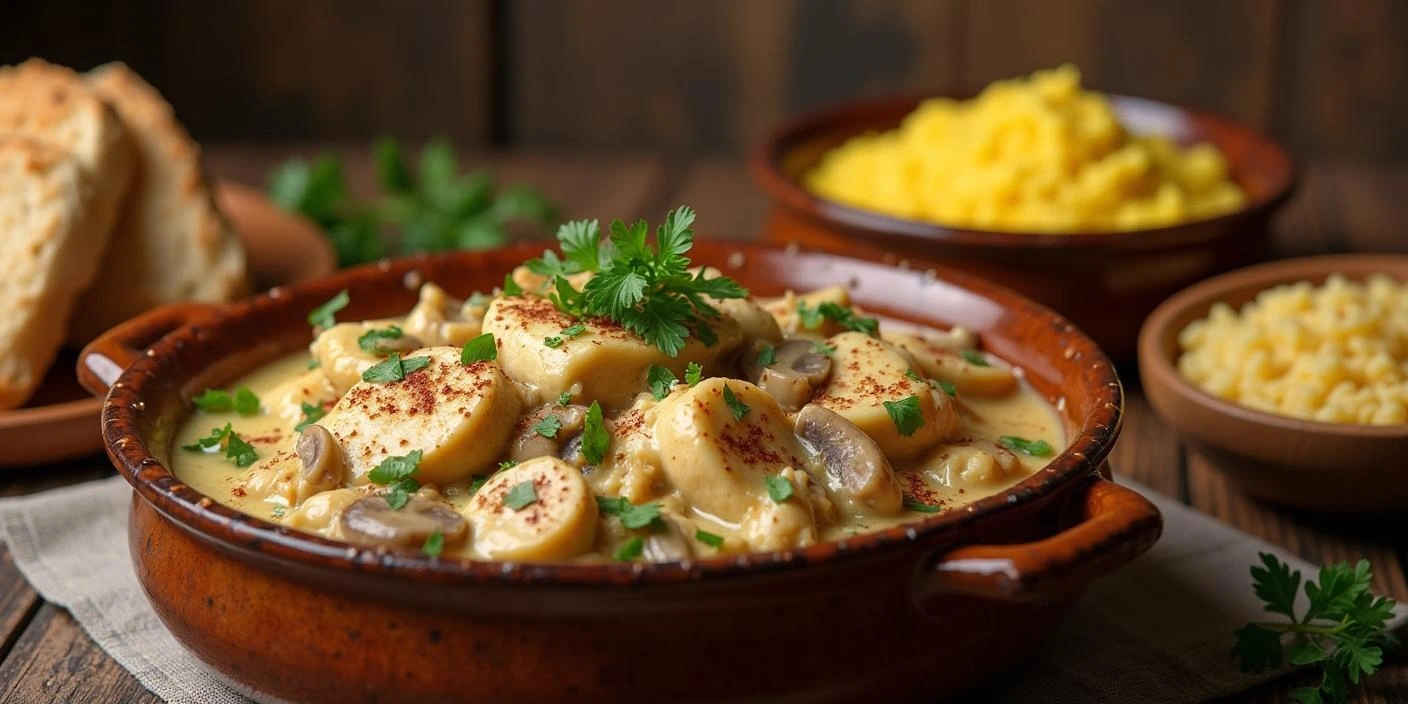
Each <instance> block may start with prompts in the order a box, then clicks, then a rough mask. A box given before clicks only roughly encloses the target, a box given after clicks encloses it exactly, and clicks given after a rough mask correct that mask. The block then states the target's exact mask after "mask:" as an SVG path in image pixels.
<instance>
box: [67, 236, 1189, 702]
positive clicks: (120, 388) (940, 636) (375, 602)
mask: <svg viewBox="0 0 1408 704" xmlns="http://www.w3.org/2000/svg"><path fill="white" fill-rule="evenodd" d="M540 252H541V246H539V247H537V248H534V247H532V246H531V245H525V246H519V247H514V248H508V249H501V250H495V251H491V252H478V253H457V254H448V255H440V256H434V257H417V258H412V259H404V260H398V261H394V262H389V263H383V264H381V265H376V266H368V267H362V268H358V269H354V270H350V271H346V272H342V273H340V274H338V275H337V276H334V277H332V278H328V279H323V280H320V281H317V282H313V283H309V284H306V285H299V286H295V287H291V288H288V289H282V290H276V291H273V292H271V293H269V294H268V295H264V296H260V297H257V298H255V299H252V300H250V301H247V302H243V303H240V304H237V305H235V306H232V307H229V308H225V309H219V310H212V309H206V308H201V307H194V306H187V307H179V308H170V309H162V310H158V311H155V312H153V313H152V314H150V315H149V316H147V317H146V318H145V319H141V320H137V321H134V322H133V323H131V324H129V326H128V327H127V328H126V329H121V330H117V331H114V333H113V334H112V335H110V336H108V337H106V338H104V339H101V340H98V341H97V342H95V343H94V345H92V346H90V348H89V349H88V350H86V351H85V356H84V357H83V359H82V360H81V361H80V367H79V371H80V375H81V376H82V378H83V381H84V383H85V385H86V386H88V387H89V388H90V389H92V390H93V391H94V392H95V393H100V394H101V393H107V402H106V404H105V405H104V410H103V435H104V439H105V441H106V442H107V448H108V453H109V456H110V457H111V458H112V460H113V463H114V464H115V465H116V466H117V468H118V470H119V471H120V472H121V473H122V474H123V476H125V477H126V478H127V480H128V481H129V482H131V484H132V486H133V487H134V488H135V490H136V491H135V493H134V495H133V499H132V512H131V521H130V535H129V537H130V544H131V550H132V558H133V561H134V562H135V566H136V571H137V574H138V577H139V579H140V580H141V582H142V584H143V586H144V587H145V590H146V593H147V595H148V597H149V598H150V599H151V601H152V603H153V605H154V606H155V608H156V610H157V613H158V614H160V616H161V618H162V619H163V620H164V621H165V623H166V624H167V626H168V627H170V628H171V630H172V632H173V633H174V634H175V635H176V637H177V638H178V639H180V641H181V642H182V643H184V644H185V645H186V646H187V647H188V648H190V650H191V651H192V652H194V653H195V654H196V655H197V656H199V657H200V658H201V659H203V660H204V661H205V662H206V663H208V664H209V665H210V666H211V667H212V668H214V669H215V670H216V671H218V672H219V673H220V674H221V675H223V676H224V677H225V678H226V679H228V680H229V681H231V682H234V683H236V685H237V686H239V687H240V688H241V689H242V690H244V691H246V692H249V693H252V694H254V695H255V696H257V697H259V698H263V699H268V700H273V699H279V700H290V701H308V702H312V701H325V702H353V701H452V700H453V701H476V702H530V701H532V702H541V701H564V700H580V701H643V702H656V701H670V702H685V701H739V700H743V699H749V700H758V701H762V700H776V701H799V702H800V701H807V702H824V701H900V700H924V701H933V700H934V699H936V698H939V697H943V696H946V695H949V694H952V693H954V692H956V691H958V690H960V689H962V688H965V687H969V686H972V685H974V684H975V683H978V682H980V681H982V680H983V679H984V678H987V677H989V676H991V675H992V674H993V673H994V672H996V671H997V670H998V669H1000V668H1001V667H1003V666H1005V665H1006V664H1008V663H1009V662H1010V661H1011V660H1012V659H1013V658H1015V657H1017V656H1018V655H1020V654H1021V653H1023V652H1024V651H1026V650H1027V649H1029V648H1030V647H1031V646H1032V645H1033V644H1034V643H1035V642H1036V641H1037V640H1038V639H1039V638H1040V637H1041V635H1042V634H1043V633H1044V632H1045V631H1046V630H1047V629H1048V628H1050V627H1051V625H1052V624H1053V623H1054V622H1055V620H1056V619H1057V618H1058V617H1059V616H1060V615H1061V614H1062V613H1063V612H1064V611H1065V610H1066V608H1067V607H1068V606H1069V605H1070V604H1071V602H1072V600H1074V599H1075V597H1076V596H1077V595H1078V594H1079V593H1080V592H1081V590H1082V588H1083V587H1084V586H1085V585H1086V584H1087V583H1088V582H1089V581H1090V580H1092V579H1095V578H1096V577H1098V576H1100V575H1102V574H1104V573H1106V572H1108V571H1110V570H1112V569H1115V568H1116V567H1118V566H1120V565H1121V564H1123V563H1125V562H1127V561H1129V560H1130V559H1132V558H1133V557H1135V556H1136V555H1138V554H1140V553H1142V552H1143V551H1144V550H1146V549H1147V548H1148V547H1149V546H1150V545H1151V544H1152V543H1153V542H1154V540H1155V539H1156V538H1157V537H1158V535H1159V531H1160V526H1161V521H1160V518H1159V514H1158V512H1157V510H1156V509H1155V508H1154V507H1153V505H1151V504H1150V503H1149V502H1148V501H1146V500H1145V499H1144V498H1142V497H1140V496H1139V495H1138V494H1136V493H1134V492H1132V491H1130V490H1128V489H1124V488H1122V487H1119V486H1117V485H1115V484H1114V483H1113V482H1111V481H1110V480H1109V479H1108V478H1107V476H1108V474H1107V472H1106V471H1105V470H1106V467H1105V458H1106V456H1107V454H1108V453H1109V452H1110V447H1111V445H1112V444H1113V443H1114V441H1115V437H1116V436H1117V434H1118V432H1119V427H1120V419H1121V409H1122V393H1121V389H1120V382H1119V379H1118V378H1117V377H1116V375H1115V372H1114V369H1113V368H1112V366H1111V364H1110V362H1109V360H1108V359H1106V357H1105V356H1104V355H1103V354H1101V352H1100V351H1099V349H1097V348H1096V346H1095V345H1094V344H1093V343H1092V342H1091V341H1090V340H1089V339H1087V338H1086V337H1084V336H1083V335H1081V334H1080V333H1079V332H1078V331H1076V330H1075V328H1074V327H1073V326H1071V325H1070V324H1068V323H1067V322H1065V321H1064V320H1063V319H1061V318H1060V317H1058V316H1057V315H1055V314H1054V313H1052V312H1050V311H1049V310H1047V309H1045V308H1042V307H1040V306H1038V305H1036V304H1034V303H1031V302H1030V301H1027V300H1025V299H1023V298H1020V297H1018V296H1016V295H1014V294H1012V293H1010V292H1008V291H1006V290H1004V289H1000V288H997V287H995V286H992V285H990V284H986V283H984V282H982V281H979V280H977V279H974V278H971V277H968V276H966V275H963V274H959V273H951V272H947V271H945V272H943V273H942V274H941V275H940V276H939V277H938V278H937V279H935V278H930V277H926V276H924V275H922V274H919V273H915V272H907V271H902V270H899V269H897V268H894V267H889V266H884V265H880V264H876V263H871V262H865V261H861V260H856V259H849V258H844V257H838V256H833V255H826V254H807V253H799V252H796V251H792V252H788V251H785V250H782V249H775V248H765V247H757V246H752V247H734V246H725V245H722V244H713V243H707V242H700V243H697V244H696V246H695V251H694V255H695V261H696V263H702V264H710V265H714V266H718V267H720V268H722V269H723V270H725V271H726V272H728V273H729V274H730V275H731V276H733V277H735V278H737V279H738V280H739V281H740V282H742V283H743V284H744V285H746V286H749V287H750V288H752V289H753V290H754V291H755V292H756V293H759V294H771V295H776V294H780V293H781V292H782V291H783V290H784V289H785V288H788V287H794V288H798V289H809V288H812V287H816V286H821V285H824V284H830V283H835V282H852V283H853V284H854V286H855V288H854V292H853V295H854V297H855V299H856V300H857V301H859V303H861V304H862V305H864V306H866V307H867V308H868V309H870V310H874V311H876V312H878V313H881V314H885V315H890V316H895V317H897V318H902V319H905V320H909V321H914V322H918V323H922V324H928V325H944V326H948V325H954V324H962V325H965V326H968V327H970V328H972V329H974V330H976V331H978V332H979V333H980V334H981V336H982V340H983V343H984V344H985V345H986V347H987V349H990V350H992V351H993V352H995V353H996V354H998V355H1001V356H1002V357H1004V358H1006V359H1009V360H1011V361H1013V362H1014V363H1017V364H1020V365H1022V366H1023V367H1024V368H1025V369H1026V372H1027V377H1028V378H1029V379H1031V381H1032V383H1033V384H1034V385H1035V387H1036V388H1037V389H1038V390H1039V391H1040V392H1041V393H1043V394H1045V395H1047V396H1048V397H1050V398H1052V399H1055V398H1057V397H1063V398H1064V400H1065V402H1064V406H1063V408H1064V410H1063V413H1064V419H1065V423H1066V427H1067V430H1068V434H1069V436H1070V438H1071V442H1070V446H1069V447H1068V448H1067V449H1066V450H1065V451H1064V452H1062V453H1061V454H1060V455H1059V456H1057V457H1056V458H1055V459H1053V460H1052V462H1051V464H1050V466H1049V467H1047V468H1046V469H1044V470H1043V471H1041V472H1038V473H1037V474H1036V475H1034V476H1032V477H1030V478H1029V479H1027V480H1024V481H1023V482H1022V483H1020V484H1019V485H1017V486H1015V487H1013V488H1012V489H1010V490H1008V491H1005V492H1003V493H1002V494H1000V495H997V496H993V497H991V498H987V499H983V500H981V501H978V502H976V503H974V504H972V505H971V506H967V507H964V508H962V509H956V510H952V511H948V512H943V513H938V514H935V515H933V516H932V517H928V518H926V519H924V520H920V521H916V522H914V523H912V524H909V525H907V526H901V527H898V528H894V529H890V530H887V531H882V532H879V533H874V534H869V535H861V536H857V537H855V538H852V539H848V540H846V541H843V542H838V543H827V544H822V545H816V546H812V547H808V548H804V549H798V550H789V551H784V552H777V553H760V554H752V555H747V556H739V557H728V558H717V559H707V560H699V561H693V562H687V563H671V564H657V565H645V564H629V563H611V564H526V563H510V562H476V561H472V560H461V559H440V558H430V557H425V556H421V555H417V554H410V555H407V554H386V553H382V552H377V551H374V550H371V549H363V548H358V547H354V546H351V545H348V544H345V543H340V542H335V541H331V540H327V539H324V538H320V537H317V536H312V535H306V534H300V533H295V532H290V531H289V530H287V529H285V528H282V527H280V526H278V525H273V524H270V523H266V522H263V521H261V520H257V519H254V518H251V517H249V516H246V515H242V514H240V513H238V512H236V511H234V510H232V509H230V508H227V507H225V506H223V505H221V504H219V503H216V502H213V501H212V500H211V499H209V498H207V497H204V496H202V495H200V494H199V493H197V492H196V491H194V490H192V489H191V488H190V487H187V486H185V485H183V484H182V483H181V482H180V481H178V480H177V479H176V478H174V477H173V476H172V475H171V474H170V473H169V472H168V471H167V469H166V467H165V463H166V462H167V459H168V458H169V456H170V453H171V452H172V448H171V438H172V433H173V431H174V430H175V428H177V427H178V426H179V425H180V424H181V423H182V422H183V421H184V420H185V419H186V418H188V417H189V416H190V414H191V403H190V397H191V395H192V394H193V393H196V392H198V391H199V390H201V389H203V388H205V387H207V386H212V385H217V384H224V383H227V382H229V381H231V380H232V379H233V378H235V377H237V376H238V375H240V374H242V373H244V372H247V371H249V370H251V369H254V368H255V367H258V366H260V365H262V364H264V363H266V362H269V361H271V360H273V359H275V358H277V357H279V356H281V355H284V354H287V353H289V352H292V351H295V350H299V349H302V348H304V347H305V346H306V345H307V344H308V342H309V338H310V330H309V327H308V324H307V321H306V319H305V318H306V315H307V313H308V311H309V310H311V309H312V308H313V307H315V306H316V305H318V304H319V303H322V302H323V301H326V300H327V299H328V298H330V297H331V296H332V295H333V294H334V293H336V292H337V291H339V290H341V289H344V288H345V289H347V290H349V291H350V293H351V301H352V303H351V305H350V306H349V307H348V308H347V310H346V311H345V315H346V316H347V317H348V318H355V317H371V316H386V315H392V314H398V313H401V312H404V311H405V310H407V309H409V308H410V307H411V305H412V304H414V303H415V301H416V290H415V286H416V284H417V282H419V281H420V280H422V279H424V280H429V281H435V282H438V283H440V284H441V285H443V286H446V287H447V288H449V289H450V290H451V292H452V293H455V294H457V295H461V296H464V295H468V294H469V293H470V292H472V291H474V290H488V289H490V288H492V287H493V286H495V285H496V284H498V283H499V282H501V281H502V277H503V272H504V271H506V270H508V269H509V268H510V267H512V266H513V265H516V264H518V263H520V262H522V261H523V260H524V259H525V258H527V257H530V256H535V255H536V254H538V253H540ZM163 334H164V335H165V336H164V337H161V335H163ZM158 337H160V338H161V339H159V340H158V341H156V342H155V343H154V344H152V345H151V347H150V349H149V350H147V351H145V352H143V350H142V349H141V347H142V345H143V343H145V342H146V341H149V340H154V339H157V338H158ZM112 365H117V366H125V367H126V371H125V372H124V373H123V374H122V375H121V377H120V378H118V379H117V380H116V381H115V383H113V384H112V387H111V391H110V392H108V387H107V385H106V384H104V383H103V381H102V380H101V379H100V378H99V377H98V376H97V375H95V374H93V373H92V372H91V370H92V369H94V368H99V369H101V368H104V367H107V366H112ZM129 365H130V366H129Z"/></svg>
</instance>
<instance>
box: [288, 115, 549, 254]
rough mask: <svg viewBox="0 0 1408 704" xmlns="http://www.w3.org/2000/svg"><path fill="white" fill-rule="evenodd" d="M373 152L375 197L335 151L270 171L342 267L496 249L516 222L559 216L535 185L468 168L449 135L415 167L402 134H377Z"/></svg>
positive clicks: (544, 222)
mask: <svg viewBox="0 0 1408 704" xmlns="http://www.w3.org/2000/svg"><path fill="white" fill-rule="evenodd" d="M373 152H374V157H375V161H376V177H377V185H378V187H379V189H380V193H379V194H378V195H377V197H375V198H371V199H367V200H360V199H357V198H354V197H353V196H352V193H351V190H350V189H349V188H348V186H347V180H346V178H345V176H344V175H343V162H342V158H341V157H339V156H337V155H334V154H322V155H320V156H318V157H317V158H316V159H313V160H311V161H308V160H303V159H295V160H292V161H289V162H286V163H285V164H283V165H282V166H280V167H279V168H278V169H276V170H275V171H274V172H273V174H271V175H270V178H269V195H270V196H271V197H272V198H273V200H274V202H275V203H278V204H279V206H280V207H282V208H284V209H285V210H291V211H294V212H297V213H302V214H303V215H306V216H308V217H309V218H310V219H312V220H313V221H314V222H316V223H318V224H319V225H320V226H322V228H323V230H324V231H326V232H327V236H328V239H329V240H331V241H332V245H333V248H334V249H335V250H337V260H338V264H339V265H341V266H352V265H354V264H362V263H365V262H370V261H375V260H377V259H379V258H381V257H384V256H388V255H391V254H397V253H399V254H411V253H415V252H439V251H446V250H452V249H488V248H491V247H496V246H498V245H501V244H504V243H505V242H507V241H508V240H509V229H510V228H511V227H513V226H514V225H515V224H519V223H522V224H527V225H530V226H533V227H537V228H546V227H549V226H551V225H552V224H553V223H554V222H556V221H557V208H556V206H554V205H553V204H552V203H551V202H550V201H549V200H548V199H547V197H546V196H544V195H543V194H542V192H540V191H539V190H538V189H536V188H534V187H532V186H526V185H512V186H507V187H504V188H499V187H498V186H497V185H496V184H495V183H494V177H493V174H491V173H490V172H489V171H487V170H483V169H481V170H478V171H473V172H471V173H468V174H461V173H460V166H459V161H458V159H457V157H456V156H455V150H454V148H453V147H452V146H451V145H450V143H449V141H447V140H445V139H436V140H432V141H431V142H429V143H427V144H426V145H425V147H424V148H423V149H422V150H421V152H420V160H419V163H417V164H416V168H415V169H414V170H412V169H411V168H410V165H409V164H408V163H407V159H406V156H405V153H404V152H403V150H402V148H401V145H400V143H398V142H397V141H396V140H394V139H391V138H388V137H383V138H381V139H379V140H377V141H376V143H375V144H374V145H373Z"/></svg>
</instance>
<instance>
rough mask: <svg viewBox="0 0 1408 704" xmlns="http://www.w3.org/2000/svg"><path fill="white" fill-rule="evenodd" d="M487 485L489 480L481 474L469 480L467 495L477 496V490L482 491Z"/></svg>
mask: <svg viewBox="0 0 1408 704" xmlns="http://www.w3.org/2000/svg"><path fill="white" fill-rule="evenodd" d="M487 483H489V478H488V477H486V476H484V475H482V474H481V475H479V476H477V477H475V478H473V479H471V480H469V495H470V496H474V495H475V494H478V493H479V490H480V489H483V488H484V485H485V484H487Z"/></svg>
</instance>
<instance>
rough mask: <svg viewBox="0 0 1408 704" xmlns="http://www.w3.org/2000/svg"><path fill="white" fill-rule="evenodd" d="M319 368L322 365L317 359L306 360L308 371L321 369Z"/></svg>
mask: <svg viewBox="0 0 1408 704" xmlns="http://www.w3.org/2000/svg"><path fill="white" fill-rule="evenodd" d="M321 366H323V363H322V362H319V361H318V360H317V359H310V360H308V368H309V369H317V368H318V367H321Z"/></svg>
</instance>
